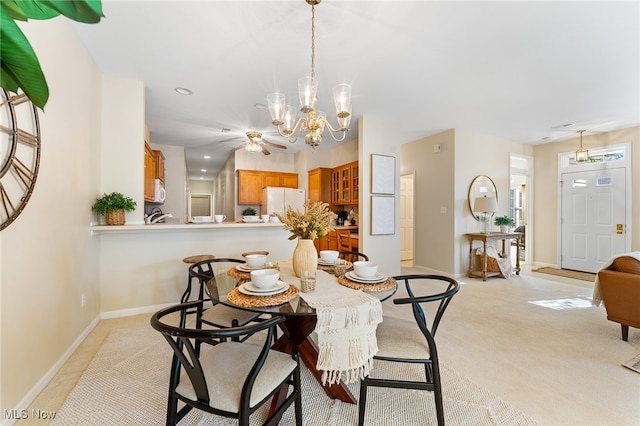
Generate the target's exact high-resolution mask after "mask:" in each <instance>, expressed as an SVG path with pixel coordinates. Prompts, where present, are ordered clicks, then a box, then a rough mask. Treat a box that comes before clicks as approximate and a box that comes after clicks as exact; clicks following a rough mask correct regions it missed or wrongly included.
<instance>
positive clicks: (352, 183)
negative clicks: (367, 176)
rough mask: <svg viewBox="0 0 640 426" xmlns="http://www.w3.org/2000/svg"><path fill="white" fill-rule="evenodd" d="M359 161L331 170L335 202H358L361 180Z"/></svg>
mask: <svg viewBox="0 0 640 426" xmlns="http://www.w3.org/2000/svg"><path fill="white" fill-rule="evenodd" d="M358 172H359V170H358V162H357V161H354V162H352V163H347V164H344V165H342V166H338V167H335V168H334V169H332V171H331V201H332V202H333V204H337V205H345V204H358V197H359V190H360V182H359V175H358Z"/></svg>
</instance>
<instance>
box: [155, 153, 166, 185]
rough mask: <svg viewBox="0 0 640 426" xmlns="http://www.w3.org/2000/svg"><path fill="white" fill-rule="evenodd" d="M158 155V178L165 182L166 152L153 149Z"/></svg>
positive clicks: (156, 155)
mask: <svg viewBox="0 0 640 426" xmlns="http://www.w3.org/2000/svg"><path fill="white" fill-rule="evenodd" d="M153 153H154V155H155V157H156V177H155V178H156V179H160V180H161V181H162V182H163V183H164V159H165V158H164V154H163V153H162V151H153Z"/></svg>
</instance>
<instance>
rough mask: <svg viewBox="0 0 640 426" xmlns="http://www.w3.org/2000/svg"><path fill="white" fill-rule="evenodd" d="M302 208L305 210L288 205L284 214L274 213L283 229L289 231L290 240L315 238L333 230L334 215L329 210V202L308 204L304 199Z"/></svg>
mask: <svg viewBox="0 0 640 426" xmlns="http://www.w3.org/2000/svg"><path fill="white" fill-rule="evenodd" d="M304 208H305V211H304V212H301V211H300V210H294V209H292V208H291V207H288V208H287V213H286V215H284V216H281V215H279V214H276V216H278V219H280V221H281V222H282V223H283V224H284V229H287V230H289V231H291V236H290V237H289V239H290V240H294V239H296V238H301V239H305V240H315V239H318V238H322V237H324V236H325V235H327V234H328V233H329V232H331V231H333V227H332V226H331V221H332V220H334V219H335V217H336V215H335V213H333V212H332V211H331V210H329V204H327V203H323V202H322V201H319V202H317V203H311V204H309V201H305V203H304Z"/></svg>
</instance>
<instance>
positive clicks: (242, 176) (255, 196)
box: [238, 170, 298, 205]
mask: <svg viewBox="0 0 640 426" xmlns="http://www.w3.org/2000/svg"><path fill="white" fill-rule="evenodd" d="M265 186H275V187H285V188H297V187H298V174H297V173H286V172H270V171H262V170H238V204H252V205H259V204H262V188H264V187H265Z"/></svg>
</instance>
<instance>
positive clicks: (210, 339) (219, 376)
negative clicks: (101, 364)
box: [151, 301, 302, 426]
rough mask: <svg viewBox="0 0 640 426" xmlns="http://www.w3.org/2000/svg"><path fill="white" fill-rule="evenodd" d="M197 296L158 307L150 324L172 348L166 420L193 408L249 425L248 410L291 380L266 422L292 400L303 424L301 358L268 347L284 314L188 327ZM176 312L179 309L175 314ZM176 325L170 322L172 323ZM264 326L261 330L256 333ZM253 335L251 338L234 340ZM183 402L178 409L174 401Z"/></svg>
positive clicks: (273, 419) (176, 419)
mask: <svg viewBox="0 0 640 426" xmlns="http://www.w3.org/2000/svg"><path fill="white" fill-rule="evenodd" d="M198 303H200V301H192V302H187V303H182V304H179V305H175V306H171V307H169V308H165V309H162V310H160V311H158V312H157V313H155V314H154V315H153V316H152V317H151V326H152V327H153V328H154V329H156V330H158V331H159V332H160V333H162V335H163V337H164V338H165V339H166V341H167V342H168V343H169V345H170V346H171V348H172V349H173V352H174V356H173V360H172V363H171V370H170V378H169V397H168V402H167V416H166V424H167V425H175V424H177V423H178V422H179V421H180V420H181V419H182V418H183V417H184V416H185V415H186V414H187V413H188V412H189V411H191V410H192V409H193V408H196V409H198V410H202V411H206V412H208V413H213V414H217V415H220V416H224V417H230V418H235V419H238V424H239V425H241V426H248V425H249V420H250V417H251V415H252V414H253V413H254V412H255V411H256V410H258V409H259V408H260V407H262V406H263V405H265V404H267V405H268V404H269V402H270V401H271V399H272V397H273V395H274V394H275V393H276V391H278V390H279V389H280V388H281V386H283V385H290V386H292V387H293V388H292V390H291V391H290V393H289V394H288V396H287V397H286V398H285V399H284V400H283V401H282V402H280V403H276V402H275V401H274V405H275V406H273V407H271V408H272V412H271V415H269V416H268V418H267V420H266V421H265V422H264V424H273V423H274V422H276V421H277V420H276V419H278V418H280V417H281V416H282V414H283V413H284V412H285V411H286V410H287V409H288V408H289V407H290V406H291V404H294V410H295V422H296V425H297V426H301V425H302V402H301V392H300V361H299V358H298V355H297V354H293V355H289V354H285V353H283V352H278V351H275V350H271V349H270V346H271V342H272V340H273V333H274V329H275V327H276V326H277V324H279V323H281V322H283V321H284V320H285V318H284V317H281V316H274V317H272V318H270V319H268V320H265V321H262V322H253V323H251V324H249V325H246V326H243V327H231V328H224V329H198V328H189V327H186V326H185V324H186V321H185V319H186V312H187V311H188V310H190V309H193V308H194V307H196V306H197V304H198ZM176 314H177V315H176ZM176 322H177V323H178V325H174V324H175V323H176ZM260 332H262V333H260ZM247 336H248V337H251V342H252V343H239V342H237V341H236V340H240V339H243V338H244V337H247ZM179 401H181V402H182V403H184V404H185V405H184V406H183V407H182V408H180V409H179V410H178V402H179Z"/></svg>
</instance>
